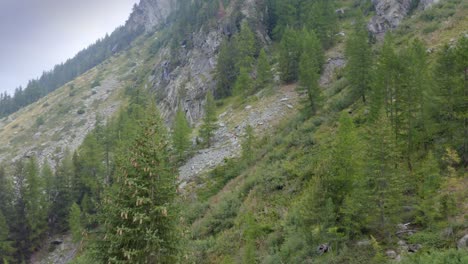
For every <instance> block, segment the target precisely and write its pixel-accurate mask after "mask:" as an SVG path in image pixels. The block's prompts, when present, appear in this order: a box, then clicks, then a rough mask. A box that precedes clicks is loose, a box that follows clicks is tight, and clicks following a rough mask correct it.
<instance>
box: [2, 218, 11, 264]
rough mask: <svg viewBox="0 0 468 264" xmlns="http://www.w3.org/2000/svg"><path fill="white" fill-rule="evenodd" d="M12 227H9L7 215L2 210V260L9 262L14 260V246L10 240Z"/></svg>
mask: <svg viewBox="0 0 468 264" xmlns="http://www.w3.org/2000/svg"><path fill="white" fill-rule="evenodd" d="M9 235H10V228H9V227H8V224H7V221H6V219H5V216H4V215H3V213H2V211H1V210H0V262H1V263H9V262H11V261H12V256H13V253H14V248H13V246H12V244H13V243H12V241H10V240H9Z"/></svg>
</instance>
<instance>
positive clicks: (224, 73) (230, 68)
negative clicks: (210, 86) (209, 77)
mask: <svg viewBox="0 0 468 264" xmlns="http://www.w3.org/2000/svg"><path fill="white" fill-rule="evenodd" d="M236 56H237V54H236V50H235V47H234V45H233V43H232V42H231V41H229V40H227V39H225V40H224V41H223V42H222V43H221V45H220V48H219V54H218V63H217V64H216V69H215V75H216V81H217V83H216V91H215V95H216V98H223V97H227V96H230V95H231V94H232V89H233V86H234V82H235V81H236V78H237V75H238V68H237V65H236Z"/></svg>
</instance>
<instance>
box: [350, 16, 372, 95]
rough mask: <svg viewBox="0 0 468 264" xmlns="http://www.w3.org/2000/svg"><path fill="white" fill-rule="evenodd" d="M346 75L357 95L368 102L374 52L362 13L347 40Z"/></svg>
mask: <svg viewBox="0 0 468 264" xmlns="http://www.w3.org/2000/svg"><path fill="white" fill-rule="evenodd" d="M345 54H346V57H347V59H348V63H347V64H346V77H347V79H348V80H349V83H350V86H351V89H352V91H353V93H354V95H355V96H356V97H361V98H362V101H363V102H364V103H365V102H366V94H367V92H368V90H369V88H370V83H371V69H372V54H371V47H370V43H369V40H368V32H367V26H366V23H365V21H364V18H363V16H362V14H360V16H359V17H358V18H357V19H356V21H355V22H354V30H353V33H352V34H351V35H350V36H349V38H348V40H347V41H346V50H345Z"/></svg>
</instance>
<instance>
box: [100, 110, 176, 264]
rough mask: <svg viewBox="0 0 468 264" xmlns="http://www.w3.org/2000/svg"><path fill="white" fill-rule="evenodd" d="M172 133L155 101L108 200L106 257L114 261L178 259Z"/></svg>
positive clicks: (123, 154) (120, 165)
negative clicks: (170, 157)
mask: <svg viewBox="0 0 468 264" xmlns="http://www.w3.org/2000/svg"><path fill="white" fill-rule="evenodd" d="M169 154H170V151H169V144H168V136H167V132H166V131H165V127H164V123H163V122H162V120H161V118H160V117H159V114H158V113H157V110H156V107H150V108H149V109H148V112H147V117H146V118H145V121H144V122H143V123H142V128H141V129H140V130H139V132H138V134H137V137H136V139H135V140H134V142H133V144H132V145H131V147H130V149H129V150H128V151H126V152H121V153H119V159H118V163H117V164H118V169H119V171H118V174H117V179H116V182H115V185H114V186H113V188H112V189H110V190H109V193H108V194H107V195H106V198H105V200H104V201H105V202H104V204H103V211H102V223H101V224H102V226H103V228H104V230H105V236H104V237H103V238H102V239H103V241H102V247H103V248H105V250H103V251H102V252H101V253H102V255H101V256H100V257H101V259H102V260H103V261H105V262H109V263H174V262H175V261H176V259H177V255H178V246H177V244H178V240H179V235H180V234H178V233H177V220H176V219H177V212H176V209H175V207H174V198H175V195H176V189H175V180H176V177H175V175H174V169H173V167H172V165H171V163H170V160H169Z"/></svg>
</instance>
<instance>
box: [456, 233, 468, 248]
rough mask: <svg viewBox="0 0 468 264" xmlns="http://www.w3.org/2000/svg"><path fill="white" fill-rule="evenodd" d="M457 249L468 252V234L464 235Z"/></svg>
mask: <svg viewBox="0 0 468 264" xmlns="http://www.w3.org/2000/svg"><path fill="white" fill-rule="evenodd" d="M457 248H458V249H463V250H468V234H466V235H464V236H463V237H462V238H460V240H458V242H457Z"/></svg>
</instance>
